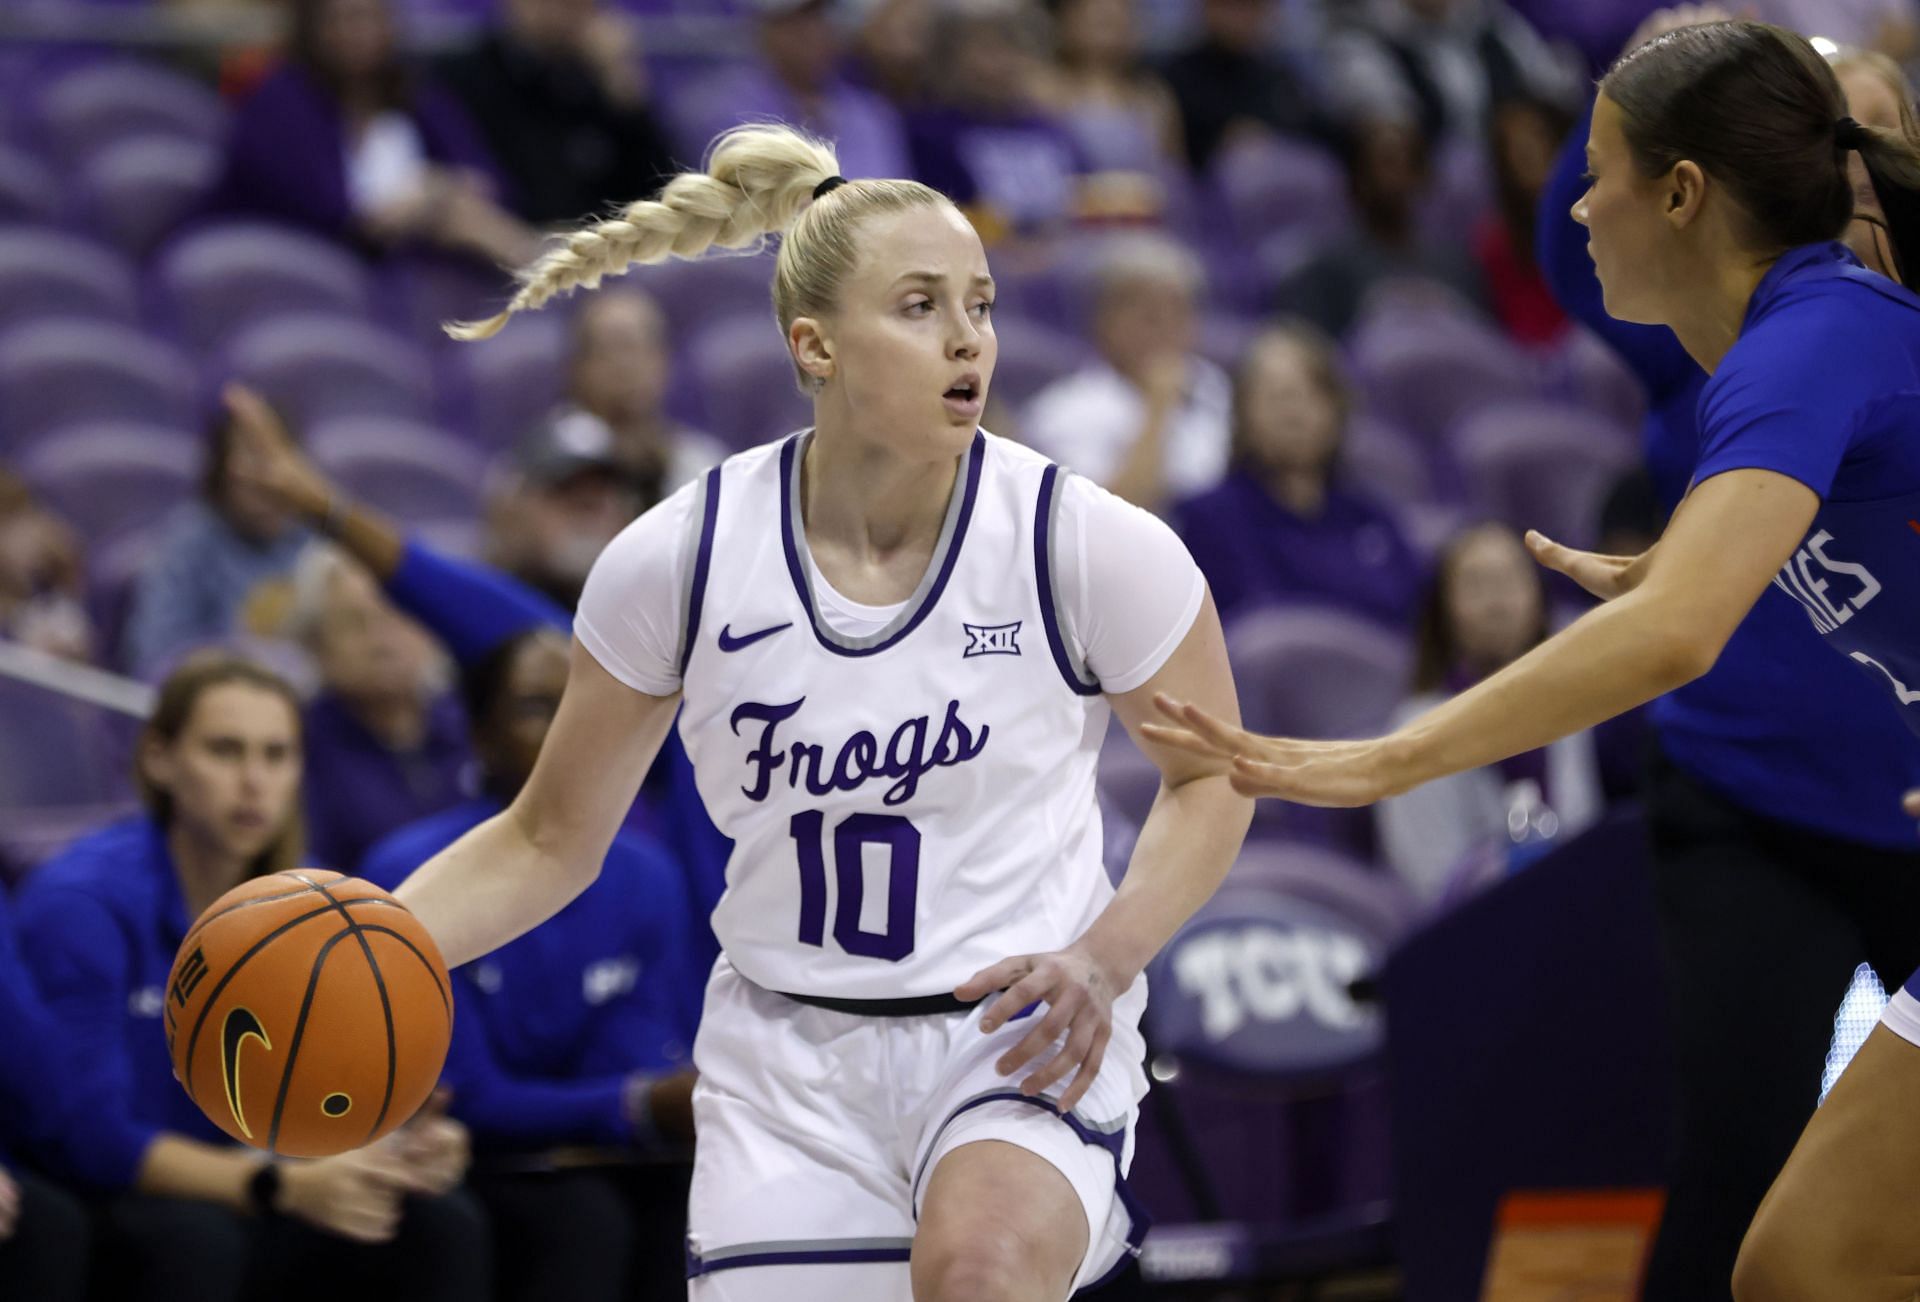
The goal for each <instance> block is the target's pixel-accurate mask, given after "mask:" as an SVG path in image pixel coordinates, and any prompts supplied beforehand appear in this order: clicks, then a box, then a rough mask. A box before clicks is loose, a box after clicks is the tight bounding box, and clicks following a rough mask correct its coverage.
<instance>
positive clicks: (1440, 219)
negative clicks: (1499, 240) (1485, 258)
mask: <svg viewBox="0 0 1920 1302" xmlns="http://www.w3.org/2000/svg"><path fill="white" fill-rule="evenodd" d="M1493 203H1494V188H1493V171H1492V167H1491V165H1490V164H1489V162H1488V160H1487V153H1486V150H1485V149H1484V148H1483V147H1482V146H1481V145H1480V144H1479V143H1478V142H1477V141H1465V140H1457V139H1456V140H1448V141H1447V142H1445V143H1444V144H1443V145H1442V146H1441V148H1440V150H1439V152H1438V154H1437V155H1436V156H1435V158H1434V160H1433V182H1432V184H1431V185H1429V186H1428V187H1427V192H1426V194H1425V195H1424V196H1422V198H1421V201H1420V215H1419V224H1420V230H1421V233H1422V234H1423V235H1424V236H1425V238H1427V239H1429V240H1432V241H1434V242H1435V243H1436V244H1442V245H1456V246H1458V245H1464V244H1465V243H1466V242H1467V241H1468V240H1469V239H1470V238H1471V237H1472V234H1473V228H1474V225H1475V224H1476V223H1477V222H1479V221H1480V220H1481V219H1482V218H1483V217H1486V216H1487V215H1488V214H1489V212H1490V211H1491V210H1492V209H1493Z"/></svg>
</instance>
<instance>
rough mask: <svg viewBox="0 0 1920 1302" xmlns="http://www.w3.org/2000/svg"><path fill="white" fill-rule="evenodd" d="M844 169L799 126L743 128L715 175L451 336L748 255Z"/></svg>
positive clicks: (541, 274)
mask: <svg viewBox="0 0 1920 1302" xmlns="http://www.w3.org/2000/svg"><path fill="white" fill-rule="evenodd" d="M838 170H839V164H838V162H837V160H836V159H835V157H834V153H833V147H832V146H831V145H829V144H828V143H826V142H825V141H822V140H818V139H816V138H814V137H812V136H809V135H806V134H804V133H802V132H799V131H796V130H794V129H793V128H791V127H783V126H745V127H736V128H734V129H733V130H731V131H728V132H726V133H725V134H723V135H721V136H720V137H718V138H717V139H716V140H715V141H714V143H713V148H712V149H711V150H710V151H709V153H708V157H707V166H706V170H705V171H703V172H682V173H681V174H680V175H679V176H676V177H674V178H673V179H672V180H671V181H669V182H667V184H666V187H665V188H664V189H663V190H661V191H660V194H659V195H658V197H656V198H652V199H640V200H636V201H635V202H633V203H630V204H628V205H627V206H626V208H625V209H624V210H623V211H622V212H621V213H620V215H619V216H617V217H614V218H611V219H609V220H607V221H602V222H595V223H594V224H592V225H590V226H586V227H583V228H581V229H580V230H577V231H574V232H573V233H572V234H570V235H567V236H565V237H564V239H563V241H562V242H561V243H560V244H559V245H558V246H557V247H555V248H553V249H551V250H550V251H548V252H547V253H546V254H545V255H543V256H542V257H541V258H540V259H539V261H537V262H535V263H534V264H533V265H532V266H531V267H529V268H527V269H526V270H525V271H523V272H521V273H520V276H519V281H520V289H519V291H518V292H517V293H515V294H514V296H513V298H512V299H511V300H510V301H509V302H508V303H507V306H506V310H505V311H503V312H501V313H500V314H499V315H497V316H494V317H490V318H488V319H487V320H485V321H468V322H458V323H455V324H452V325H448V326H447V327H446V331H447V333H448V334H449V335H451V336H453V337H454V338H455V339H461V340H469V339H489V338H492V337H493V336H494V335H496V334H498V333H499V332H500V328H501V327H502V326H504V325H506V323H507V319H508V318H509V317H511V316H512V315H513V314H514V313H516V312H526V311H532V310H535V309H538V308H541V307H544V306H546V304H547V303H548V301H549V300H551V299H552V298H553V297H554V296H555V295H557V294H564V293H566V292H567V291H569V290H572V289H574V288H576V287H578V286H581V285H584V286H586V287H587V288H589V289H592V288H595V287H596V286H598V285H599V284H600V281H601V280H602V279H603V278H604V277H607V276H617V275H620V274H621V273H622V272H624V271H626V269H627V268H628V267H630V266H633V265H634V264H636V263H649V262H665V261H666V260H667V259H668V258H670V257H677V258H697V257H699V256H700V255H701V254H703V253H705V252H706V251H707V250H708V249H710V248H712V247H714V246H715V245H719V246H720V247H721V248H728V249H738V248H745V247H747V246H748V245H751V244H754V243H756V242H757V241H759V240H762V239H764V238H765V237H766V236H767V235H769V234H772V233H774V232H777V231H784V230H786V229H787V227H789V226H790V225H792V224H793V223H794V221H795V219H796V218H798V217H799V216H800V215H801V213H802V212H804V211H805V210H806V208H807V205H808V202H809V201H810V200H811V198H812V196H813V189H814V187H815V186H817V185H819V184H820V182H822V181H824V180H826V179H827V178H828V177H829V176H832V175H834V174H835V173H836V172H837V171H838ZM843 188H844V187H843Z"/></svg>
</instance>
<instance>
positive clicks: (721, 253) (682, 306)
mask: <svg viewBox="0 0 1920 1302" xmlns="http://www.w3.org/2000/svg"><path fill="white" fill-rule="evenodd" d="M773 263H774V259H773V255H772V254H771V253H762V254H758V255H753V256H738V255H736V256H733V257H728V256H726V255H725V250H720V249H716V250H715V251H714V253H713V255H711V256H709V257H706V258H702V259H701V260H699V261H697V262H683V261H680V260H678V259H675V260H674V261H672V262H662V263H659V264H657V265H655V266H648V267H635V268H633V269H632V270H631V271H629V272H628V273H627V275H626V277H625V279H626V280H627V281H629V282H631V283H632V284H635V285H637V286H639V287H640V288H641V289H644V290H646V291H647V292H648V293H649V294H652V295H653V296H654V297H655V298H657V299H658V300H659V301H660V306H661V308H662V309H663V310H664V311H665V312H666V314H667V325H668V328H669V329H670V330H671V331H672V333H673V338H674V340H675V341H676V342H677V343H678V344H679V345H680V346H682V347H684V346H686V345H687V344H688V343H689V342H690V341H691V340H693V339H694V338H695V337H696V336H698V335H699V334H700V333H702V332H703V331H704V330H706V329H707V328H708V327H709V326H713V325H717V324H719V323H720V322H723V321H734V320H745V319H747V318H749V317H751V318H754V319H756V320H758V321H759V322H760V323H761V324H762V325H763V326H765V327H766V331H767V333H768V335H769V336H771V337H772V338H774V339H778V338H779V337H780V327H779V326H777V325H775V324H774V320H773Z"/></svg>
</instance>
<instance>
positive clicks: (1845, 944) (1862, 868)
mask: <svg viewBox="0 0 1920 1302" xmlns="http://www.w3.org/2000/svg"><path fill="white" fill-rule="evenodd" d="M1717 16H1724V15H1717ZM1701 20H1702V17H1701V15H1699V14H1698V13H1697V12H1695V11H1691V10H1663V11H1661V12H1660V13H1657V14H1655V15H1653V16H1652V17H1650V18H1649V19H1648V20H1647V22H1646V24H1644V25H1643V26H1642V28H1641V30H1640V31H1639V32H1637V33H1636V34H1635V36H1634V38H1633V39H1632V40H1630V41H1629V42H1628V43H1627V45H1625V46H1624V47H1622V48H1624V49H1633V48H1634V47H1636V46H1638V45H1640V44H1641V43H1642V42H1643V41H1646V40H1651V39H1652V38H1653V37H1655V36H1657V35H1660V34H1662V33H1664V32H1668V31H1673V30H1676V29H1677V28H1680V27H1684V26H1690V25H1692V24H1694V23H1697V22H1699V21H1701ZM1828 61H1829V62H1830V63H1831V65H1832V67H1833V71H1834V75H1835V76H1836V77H1837V78H1838V79H1839V82H1840V86H1841V89H1842V91H1843V92H1844V93H1845V94H1846V97H1847V104H1848V107H1849V109H1850V110H1851V112H1852V114H1853V116H1854V117H1856V118H1858V119H1860V120H1861V121H1863V122H1866V123H1868V124H1870V125H1874V126H1884V127H1888V128H1894V129H1899V128H1902V127H1903V126H1904V125H1906V124H1910V123H1911V122H1912V121H1913V111H1912V109H1911V107H1908V102H1909V101H1910V100H1911V99H1912V98H1913V91H1912V89H1911V87H1910V86H1908V84H1907V82H1906V78H1905V77H1904V75H1903V74H1902V73H1901V72H1900V69H1899V67H1898V65H1896V64H1894V63H1893V62H1892V60H1890V59H1887V58H1885V57H1884V56H1880V55H1873V54H1868V53H1865V52H1862V51H1857V50H1850V51H1841V52H1837V53H1836V54H1834V55H1831V56H1829V60H1828ZM1587 134H1588V127H1587V123H1586V121H1584V120H1583V121H1581V122H1580V123H1579V124H1578V126H1577V127H1576V129H1575V130H1574V131H1573V133H1572V134H1571V135H1570V137H1569V140H1568V142H1567V145H1566V147H1565V148H1564V149H1563V150H1562V151H1561V155H1560V158H1559V160H1558V161H1557V162H1556V164H1555V166H1554V170H1553V174H1552V177H1551V178H1550V180H1549V181H1548V185H1547V189H1546V191H1545V192H1544V193H1543V194H1542V196H1541V201H1540V213H1539V224H1538V239H1537V248H1538V252H1539V262H1540V266H1541V270H1542V272H1543V274H1544V275H1545V276H1546V279H1547V283H1548V285H1549V286H1550V287H1551V288H1552V290H1553V294H1554V297H1555V298H1556V299H1557V300H1558V301H1559V302H1560V304H1561V305H1562V306H1563V307H1565V308H1566V310H1567V311H1568V313H1569V314H1570V315H1572V316H1574V317H1575V318H1576V319H1578V320H1579V321H1580V322H1581V323H1582V324H1584V325H1586V326H1588V327H1589V328H1590V329H1592V330H1593V331H1594V332H1595V333H1596V334H1597V335H1598V336H1599V337H1600V338H1601V339H1602V340H1604V341H1605V342H1606V343H1607V345H1608V346H1609V347H1610V348H1611V349H1612V350H1613V351H1614V352H1615V354H1616V355H1618V356H1619V357H1620V358H1621V360H1622V361H1624V362H1625V363H1626V365H1627V366H1628V367H1629V368H1630V369H1631V371H1632V372H1633V374H1634V376H1635V377H1636V378H1637V379H1638V380H1639V381H1640V383H1641V384H1642V386H1643V387H1644V389H1645V392H1646V395H1647V405H1648V413H1647V420H1646V425H1645V434H1644V443H1643V449H1644V454H1645V458H1646V463H1647V466H1648V469H1649V472H1650V475H1651V478H1652V480H1653V483H1654V486H1655V490H1656V492H1657V494H1658V497H1659V500H1660V504H1661V509H1662V511H1663V513H1670V512H1671V511H1672V510H1673V509H1674V507H1675V506H1677V505H1678V504H1679V502H1680V500H1681V498H1683V497H1684V496H1685V495H1686V490H1687V488H1688V486H1689V484H1690V483H1691V481H1692V478H1693V471H1694V466H1695V464H1696V463H1697V461H1698V459H1699V456H1700V451H1701V448H1700V430H1699V424H1698V414H1699V407H1700V391H1701V389H1702V388H1704V387H1705V385H1706V383H1707V379H1708V376H1707V373H1706V372H1705V371H1703V370H1701V369H1700V367H1699V366H1697V365H1696V364H1695V363H1694V361H1693V359H1692V358H1691V357H1689V356H1688V355H1687V352H1686V350H1685V349H1684V348H1682V347H1681V346H1680V341H1679V340H1678V339H1676V338H1675V337H1674V334H1673V331H1671V330H1669V329H1667V328H1666V327H1665V326H1644V325H1635V324H1632V323H1629V322H1625V321H1616V320H1614V319H1613V318H1612V317H1610V316H1608V315H1607V314H1606V311H1605V309H1604V308H1603V307H1602V306H1601V289H1600V281H1599V279H1598V278H1597V277H1596V276H1595V275H1594V268H1593V259H1592V258H1591V257H1589V256H1588V254H1587V233H1586V230H1585V228H1584V227H1582V226H1581V225H1580V223H1578V222H1577V221H1575V220H1574V218H1573V215H1572V211H1571V210H1572V209H1573V206H1574V204H1575V202H1576V201H1577V200H1578V199H1579V198H1580V196H1581V194H1582V193H1584V192H1585V190H1586V188H1587V181H1586V177H1585V173H1586V168H1587V163H1586V144H1587ZM1855 182H1856V184H1855V198H1856V206H1855V212H1854V220H1853V221H1852V222H1851V223H1850V224H1849V225H1848V227H1847V231H1846V236H1845V242H1846V244H1847V247H1848V248H1850V249H1852V250H1853V252H1854V254H1855V255H1856V256H1857V257H1859V258H1860V259H1861V261H1862V262H1863V263H1864V264H1865V265H1866V266H1867V267H1868V268H1869V269H1870V270H1874V271H1878V272H1880V273H1881V274H1882V275H1884V276H1887V277H1890V278H1891V277H1896V276H1897V274H1898V273H1897V271H1896V270H1895V268H1894V266H1893V262H1892V257H1891V253H1890V251H1889V248H1888V245H1887V242H1886V236H1885V234H1884V231H1883V224H1884V221H1885V218H1884V215H1883V214H1882V213H1881V212H1880V207H1879V201H1878V199H1877V198H1876V197H1874V195H1873V193H1872V190H1871V187H1870V186H1866V185H1865V176H1864V169H1861V168H1859V166H1858V164H1857V162H1856V164H1855ZM1648 714H1649V715H1650V717H1651V719H1652V722H1653V731H1654V735H1655V738H1656V739H1657V743H1658V753H1657V755H1656V756H1655V757H1653V759H1652V762H1651V763H1650V764H1649V766H1648V772H1647V777H1646V785H1645V804H1646V818H1647V830H1648V843H1649V848H1650V850H1651V851H1652V859H1651V863H1650V868H1651V876H1652V884H1653V900H1654V907H1655V911H1656V914H1657V917H1658V921H1659V934H1660V938H1661V952H1662V955H1663V958H1664V960H1665V961H1664V964H1663V968H1664V971H1663V977H1664V981H1663V984H1664V985H1665V987H1666V992H1667V999H1666V1007H1667V1016H1668V1021H1669V1026H1670V1031H1671V1035H1670V1039H1671V1044H1672V1051H1673V1065H1674V1086H1675V1098H1676V1121H1677V1124H1676V1125H1675V1127H1674V1128H1673V1129H1674V1136H1673V1138H1674V1147H1673V1151H1672V1154H1671V1157H1670V1160H1669V1165H1668V1167H1667V1181H1666V1183H1667V1203H1666V1210H1665V1212H1664V1214H1663V1215H1662V1216H1661V1220H1660V1230H1659V1235H1658V1237H1657V1239H1656V1240H1655V1243H1654V1246H1653V1248H1652V1251H1651V1253H1650V1255H1649V1258H1648V1261H1647V1268H1646V1278H1645V1284H1644V1290H1645V1295H1646V1296H1647V1297H1648V1298H1651V1299H1660V1298H1673V1297H1679V1298H1698V1297H1703V1296H1713V1295H1714V1294H1715V1293H1716V1292H1721V1291H1724V1286H1725V1284H1726V1281H1727V1280H1728V1278H1729V1277H1730V1276H1731V1275H1732V1273H1733V1267H1734V1262H1735V1259H1736V1258H1737V1257H1738V1256H1739V1253H1740V1243H1741V1240H1742V1239H1743V1238H1744V1237H1745V1235H1746V1232H1747V1227H1748V1225H1749V1224H1750V1223H1751V1222H1752V1220H1753V1214H1754V1212H1755V1211H1757V1210H1758V1209H1759V1207H1760V1203H1761V1200H1762V1199H1763V1198H1764V1197H1765V1196H1766V1193H1767V1190H1768V1188H1769V1187H1771V1185H1772V1184H1773V1181H1774V1178H1775V1176H1777V1175H1778V1174H1779V1172H1780V1168H1781V1167H1782V1166H1783V1165H1784V1164H1785V1162H1786V1160H1787V1155H1788V1154H1789V1153H1791V1152H1792V1151H1793V1146H1794V1144H1795V1143H1796V1142H1797V1141H1798V1140H1799V1138H1800V1134H1801V1132H1802V1131H1803V1130H1804V1129H1805V1128H1806V1125H1807V1121H1808V1119H1809V1118H1810V1117H1811V1116H1812V1115H1813V1111H1814V1108H1815V1106H1816V1103H1817V1100H1816V1099H1815V1097H1814V1095H1813V1092H1812V1091H1811V1090H1809V1089H1808V1088H1807V1085H1808V1082H1809V1081H1813V1080H1817V1079H1819V1077H1820V1073H1821V1071H1822V1069H1823V1068H1824V1066H1825V1064H1826V1061H1827V1056H1828V1053H1829V1051H1830V1049H1831V1045H1832V1039H1833V1016H1834V1002H1835V993H1834V992H1835V991H1837V990H1841V989H1844V988H1845V987H1846V985H1847V983H1848V981H1849V980H1850V978H1851V974H1852V973H1853V972H1854V970H1855V969H1856V968H1857V967H1858V966H1859V965H1860V962H1861V960H1862V959H1864V960H1865V961H1866V962H1867V963H1868V964H1869V965H1870V966H1871V967H1872V968H1873V970H1874V971H1875V972H1876V973H1878V974H1879V975H1880V977H1881V978H1882V980H1884V981H1885V983H1886V984H1887V985H1889V986H1894V985H1897V983H1898V982H1899V981H1900V980H1901V979H1902V978H1904V977H1905V976H1906V975H1907V974H1908V973H1909V972H1911V971H1913V970H1914V968H1915V967H1916V966H1920V927H1915V926H1913V925H1912V919H1913V918H1915V917H1920V839H1917V838H1916V837H1915V835H1914V824H1913V820H1912V819H1911V818H1909V817H1907V816H1906V815H1905V814H1904V813H1903V812H1902V810H1901V795H1902V793H1903V792H1905V791H1907V790H1910V789H1913V788H1920V736H1915V734H1914V733H1913V732H1912V731H1911V730H1909V729H1908V728H1907V727H1906V726H1905V724H1903V723H1902V721H1901V719H1900V716H1899V715H1898V714H1897V713H1896V712H1894V711H1892V710H1889V709H1888V708H1887V702H1886V689H1885V687H1884V685H1883V684H1881V683H1880V682H1877V681H1875V680H1874V678H1873V677H1872V676H1870V675H1867V674H1863V673H1861V672H1860V670H1859V666H1858V665H1856V664H1854V663H1851V662H1849V661H1848V660H1846V659H1844V658H1842V657H1840V656H1836V655H1834V654H1833V653H1832V652H1831V651H1829V650H1828V649H1827V648H1826V647H1825V646H1823V645H1821V639H1819V638H1813V637H1808V636H1807V615H1806V613H1805V611H1804V610H1803V609H1802V608H1801V607H1800V605H1799V604H1798V603H1796V602H1795V601H1794V600H1793V598H1792V597H1790V596H1789V595H1788V594H1787V593H1786V592H1785V591H1784V590H1778V589H1776V590H1774V591H1770V592H1767V593H1765V594H1764V595H1763V596H1762V597H1761V598H1760V599H1759V600H1758V601H1757V602H1755V603H1754V607H1753V609H1752V611H1751V612H1749V614H1748V615H1747V617H1746V619H1745V620H1743V621H1742V622H1741V624H1740V627H1739V629H1738V630H1737V631H1736V632H1735V633H1734V635H1733V637H1732V638H1731V639H1730V640H1729V641H1728V642H1727V644H1726V646H1725V647H1724V648H1722V650H1721V653H1720V658H1719V659H1718V660H1717V661H1716V662H1715V663H1714V666H1713V668H1712V670H1711V671H1709V672H1708V673H1707V674H1705V675H1703V676H1702V677H1700V678H1697V679H1695V680H1694V681H1693V682H1690V683H1688V684H1686V685H1685V686H1684V687H1681V688H1678V689H1677V690H1675V691H1672V692H1669V693H1668V694H1667V695H1666V696H1663V697H1661V698H1660V699H1659V700H1657V701H1655V702H1654V703H1653V704H1652V706H1650V707H1649V710H1648ZM1840 739H1844V742H1843V743H1842V742H1841V741H1840ZM1783 935H1784V936H1791V937H1792V938H1793V943H1792V944H1791V945H1783V944H1781V937H1782V936H1783ZM1709 956H1710V957H1709Z"/></svg>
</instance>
